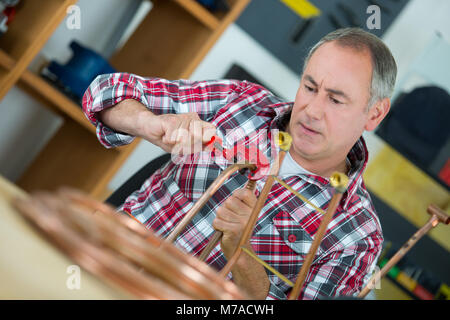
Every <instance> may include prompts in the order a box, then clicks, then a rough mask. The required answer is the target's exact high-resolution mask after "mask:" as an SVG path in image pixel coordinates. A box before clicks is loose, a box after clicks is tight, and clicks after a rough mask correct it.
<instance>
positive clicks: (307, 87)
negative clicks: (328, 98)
mask: <svg viewBox="0 0 450 320" xmlns="http://www.w3.org/2000/svg"><path fill="white" fill-rule="evenodd" d="M305 88H306V90H308V91H310V92H313V91H314V88H311V87H309V86H307V85H306V84H305Z"/></svg>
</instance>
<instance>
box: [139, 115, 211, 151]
mask: <svg viewBox="0 0 450 320" xmlns="http://www.w3.org/2000/svg"><path fill="white" fill-rule="evenodd" d="M141 128H142V130H143V135H142V137H143V138H145V139H147V140H149V141H150V142H152V143H153V144H155V145H157V146H159V147H161V148H162V149H163V150H164V151H166V152H170V153H172V154H180V155H185V154H191V153H197V152H200V151H202V150H203V145H204V144H205V143H207V142H208V141H210V140H211V138H212V137H213V136H214V135H215V134H216V127H215V126H214V125H213V124H211V123H209V122H206V121H203V120H201V119H200V118H199V116H198V114H197V113H195V112H190V113H182V114H162V115H154V114H153V117H149V120H148V121H147V122H146V123H142V124H141Z"/></svg>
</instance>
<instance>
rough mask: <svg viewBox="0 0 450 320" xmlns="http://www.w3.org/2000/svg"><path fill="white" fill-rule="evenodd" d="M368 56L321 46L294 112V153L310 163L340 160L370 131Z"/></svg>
mask: <svg viewBox="0 0 450 320" xmlns="http://www.w3.org/2000/svg"><path fill="white" fill-rule="evenodd" d="M371 78H372V63H371V57H370V53H369V52H368V51H366V50H364V51H361V52H358V51H355V50H353V49H350V48H346V47H341V46H339V45H337V44H336V43H335V42H328V43H325V44H323V45H322V46H320V47H319V48H318V49H317V50H316V51H315V52H314V54H313V55H312V56H311V58H310V60H309V62H308V64H307V66H306V68H305V70H304V73H303V76H302V79H301V82H300V87H299V89H298V91H297V95H296V98H295V102H294V107H293V109H292V115H291V120H290V122H289V132H290V134H291V135H292V137H293V145H292V147H293V150H292V149H291V150H292V151H293V152H294V154H297V155H299V156H300V157H302V158H304V159H307V160H316V159H324V158H330V157H340V158H342V156H343V155H346V154H347V153H348V151H349V149H350V148H351V147H352V146H353V145H354V144H355V142H356V141H357V139H358V138H359V137H360V136H361V134H362V133H363V131H364V129H366V130H373V129H372V128H369V127H370V118H371V115H370V113H371V112H370V111H369V112H367V103H368V100H369V95H370V94H369V92H370V84H371Z"/></svg>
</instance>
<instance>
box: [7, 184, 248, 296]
mask: <svg viewBox="0 0 450 320" xmlns="http://www.w3.org/2000/svg"><path fill="white" fill-rule="evenodd" d="M14 205H15V207H16V208H17V209H18V211H19V212H20V213H21V214H22V215H23V216H24V217H25V218H27V220H28V221H29V222H31V223H32V224H33V225H35V226H36V227H37V228H38V229H39V230H40V231H41V232H42V233H43V234H44V236H46V237H47V238H48V239H49V240H50V241H51V242H52V243H53V244H55V245H56V246H57V247H59V248H60V249H61V250H62V251H63V252H64V253H65V254H67V255H68V256H69V257H70V258H72V259H73V260H74V261H75V262H76V263H78V264H79V265H80V266H82V267H83V268H84V269H86V270H87V271H89V272H91V273H92V274H94V275H96V276H98V277H100V278H102V279H103V280H105V281H107V282H108V283H110V284H112V285H113V286H118V287H120V288H122V289H124V290H126V291H128V292H129V293H131V294H133V295H134V296H136V297H138V298H143V299H245V298H246V296H245V295H244V294H242V293H241V292H240V291H239V289H238V288H237V287H236V286H235V285H234V284H233V283H231V282H229V281H225V280H224V279H223V278H221V277H220V276H219V275H218V274H217V272H215V271H214V270H213V269H212V268H210V267H209V266H208V265H206V264H205V263H203V262H201V261H199V260H197V259H196V258H194V257H192V256H189V255H187V254H185V253H183V252H181V251H180V250H179V249H177V248H176V247H174V246H173V245H172V244H170V243H167V242H164V241H163V240H161V239H159V238H158V237H157V236H156V235H154V234H153V232H151V231H150V230H147V229H146V228H145V227H144V226H143V225H141V224H140V223H138V222H136V221H134V220H132V219H129V218H128V217H126V216H124V215H120V214H118V213H117V212H115V211H114V209H113V208H112V207H109V206H108V205H105V204H102V203H100V202H97V201H96V200H94V199H92V198H90V197H88V196H87V195H84V194H83V193H81V192H79V191H75V190H70V189H63V190H61V192H60V193H58V194H52V193H44V192H40V193H35V194H33V195H32V196H31V197H29V198H28V199H18V200H16V201H15V202H14ZM159 248H164V250H159Z"/></svg>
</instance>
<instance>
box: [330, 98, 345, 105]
mask: <svg viewBox="0 0 450 320" xmlns="http://www.w3.org/2000/svg"><path fill="white" fill-rule="evenodd" d="M330 100H331V102H333V103H334V104H341V103H342V102H340V101H339V100H336V99H335V98H333V97H330Z"/></svg>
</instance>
